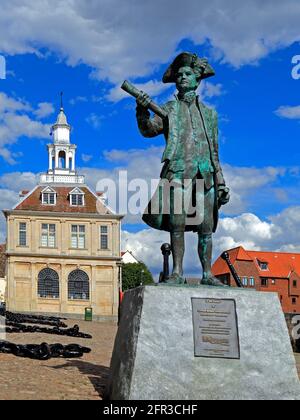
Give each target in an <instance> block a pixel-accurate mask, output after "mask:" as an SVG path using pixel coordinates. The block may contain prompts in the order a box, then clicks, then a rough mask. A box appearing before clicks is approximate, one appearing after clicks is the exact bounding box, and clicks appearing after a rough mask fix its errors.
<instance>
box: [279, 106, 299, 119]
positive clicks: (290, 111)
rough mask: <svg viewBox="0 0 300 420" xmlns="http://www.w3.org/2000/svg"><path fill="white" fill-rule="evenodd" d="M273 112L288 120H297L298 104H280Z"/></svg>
mask: <svg viewBox="0 0 300 420" xmlns="http://www.w3.org/2000/svg"><path fill="white" fill-rule="evenodd" d="M275 114H276V115H277V116H278V117H281V118H287V119H289V120H299V119H300V105H298V106H281V107H279V108H278V109H277V110H276V111H275Z"/></svg>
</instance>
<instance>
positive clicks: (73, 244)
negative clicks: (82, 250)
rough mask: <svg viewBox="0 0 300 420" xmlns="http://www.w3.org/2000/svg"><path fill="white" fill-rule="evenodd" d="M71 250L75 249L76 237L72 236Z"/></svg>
mask: <svg viewBox="0 0 300 420" xmlns="http://www.w3.org/2000/svg"><path fill="white" fill-rule="evenodd" d="M72 248H77V236H75V235H72Z"/></svg>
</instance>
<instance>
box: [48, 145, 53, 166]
mask: <svg viewBox="0 0 300 420" xmlns="http://www.w3.org/2000/svg"><path fill="white" fill-rule="evenodd" d="M48 153H49V170H50V171H52V169H53V168H52V149H50V148H49V149H48Z"/></svg>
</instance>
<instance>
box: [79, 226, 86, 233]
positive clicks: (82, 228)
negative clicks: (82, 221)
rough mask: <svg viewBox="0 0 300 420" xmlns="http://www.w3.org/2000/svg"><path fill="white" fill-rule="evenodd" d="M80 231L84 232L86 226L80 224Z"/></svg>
mask: <svg viewBox="0 0 300 420" xmlns="http://www.w3.org/2000/svg"><path fill="white" fill-rule="evenodd" d="M79 232H83V233H84V232H85V226H82V225H81V226H79Z"/></svg>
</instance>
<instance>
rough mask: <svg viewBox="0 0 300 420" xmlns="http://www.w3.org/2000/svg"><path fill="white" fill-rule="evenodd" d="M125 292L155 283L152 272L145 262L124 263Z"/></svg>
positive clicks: (123, 281) (123, 279)
mask: <svg viewBox="0 0 300 420" xmlns="http://www.w3.org/2000/svg"><path fill="white" fill-rule="evenodd" d="M122 284H123V292H125V291H126V290H129V289H134V288H135V287H139V286H140V285H141V284H142V285H143V286H145V285H147V284H154V280H153V277H152V274H151V273H150V271H149V269H148V268H147V267H146V265H145V264H144V263H133V264H123V265H122Z"/></svg>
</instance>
